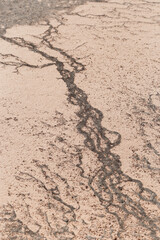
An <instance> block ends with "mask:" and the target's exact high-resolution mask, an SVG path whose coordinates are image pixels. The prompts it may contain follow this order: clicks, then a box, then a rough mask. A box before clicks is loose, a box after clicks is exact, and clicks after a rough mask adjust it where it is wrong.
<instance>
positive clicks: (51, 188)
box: [0, 21, 160, 240]
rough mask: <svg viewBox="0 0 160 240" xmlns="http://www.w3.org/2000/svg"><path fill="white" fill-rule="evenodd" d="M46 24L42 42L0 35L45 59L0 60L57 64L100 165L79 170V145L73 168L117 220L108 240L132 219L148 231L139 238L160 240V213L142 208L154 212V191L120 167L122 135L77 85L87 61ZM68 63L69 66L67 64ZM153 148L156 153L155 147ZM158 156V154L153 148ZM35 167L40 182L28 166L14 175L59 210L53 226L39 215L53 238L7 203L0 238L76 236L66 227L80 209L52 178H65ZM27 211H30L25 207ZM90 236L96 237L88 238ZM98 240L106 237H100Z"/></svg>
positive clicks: (17, 67)
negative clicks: (56, 42)
mask: <svg viewBox="0 0 160 240" xmlns="http://www.w3.org/2000/svg"><path fill="white" fill-rule="evenodd" d="M46 26H47V27H48V29H47V30H46V31H45V32H44V34H43V35H42V36H40V37H39V38H40V40H41V44H40V45H36V44H35V43H33V42H31V41H28V40H25V39H24V38H21V37H7V36H1V39H2V40H4V41H5V42H8V43H10V44H11V45H14V46H18V47H20V48H23V49H27V50H29V51H30V52H32V53H34V54H38V55H39V56H41V57H42V58H44V59H45V60H47V61H48V63H45V64H41V65H36V64H35V65H33V64H30V63H28V62H26V61H24V60H22V59H20V58H19V57H18V56H16V55H13V54H1V57H2V58H3V60H2V61H1V62H0V64H2V65H4V66H13V67H14V68H15V71H16V72H17V73H19V70H20V69H21V68H22V67H27V68H28V69H30V68H35V69H36V68H39V69H42V68H47V67H51V66H52V65H53V66H56V69H57V71H58V73H59V74H60V79H59V81H63V82H64V83H65V84H66V87H67V90H68V103H69V104H70V105H74V106H75V107H77V108H78V111H77V112H76V115H77V117H78V124H77V125H76V128H77V131H78V133H79V135H81V136H83V139H84V148H86V149H88V150H89V151H90V152H91V153H93V154H94V155H95V156H96V159H97V162H99V164H100V167H98V168H97V170H96V172H95V173H94V175H93V174H92V173H91V174H86V173H85V169H84V168H83V154H82V148H80V147H78V146H76V147H75V155H76V156H77V159H78V161H79V163H78V164H77V165H76V167H77V168H78V169H79V172H80V176H81V178H83V179H84V180H85V181H87V184H88V186H87V187H88V188H89V189H90V190H91V191H92V192H93V194H94V197H95V198H97V199H98V201H99V203H100V205H101V206H103V208H104V210H105V213H104V217H105V214H109V215H111V216H112V217H114V218H115V219H116V221H117V222H118V231H117V234H116V236H115V238H112V236H111V239H114V240H116V239H122V240H123V239H124V238H122V234H123V233H124V232H125V231H126V228H127V224H128V222H132V221H133V222H134V221H136V224H137V229H138V228H140V229H141V231H144V232H145V234H146V235H145V238H143V239H153V240H159V239H160V225H159V218H158V216H157V219H156V218H155V217H152V216H150V213H149V212H148V211H147V210H146V206H150V207H151V208H152V207H153V208H156V209H157V210H158V209H159V208H160V202H159V201H158V198H157V194H156V193H155V192H153V191H152V190H151V189H149V188H145V187H144V186H143V183H142V181H140V180H138V179H134V178H132V177H130V176H129V175H127V174H125V173H124V172H123V171H122V169H121V159H120V157H119V156H118V155H117V154H115V153H114V148H115V147H116V146H118V145H119V144H120V143H121V135H120V134H119V133H118V132H115V131H111V130H108V129H106V128H104V127H103V125H102V120H103V113H102V112H101V111H100V110H99V109H97V108H95V107H94V106H92V105H91V104H90V102H89V100H88V96H87V94H86V93H85V92H84V91H83V90H82V89H81V88H79V87H78V85H77V84H76V81H75V77H76V74H79V73H81V72H83V71H84V70H85V64H83V63H82V62H79V61H78V60H76V59H75V58H74V57H73V56H72V55H69V54H68V53H67V52H65V50H63V49H60V48H58V47H54V44H53V43H52V42H51V40H50V39H51V37H52V33H53V30H54V29H53V26H52V24H50V22H49V21H48V22H47V23H46ZM54 31H55V30H54ZM42 46H45V48H46V49H49V50H51V51H53V53H58V54H59V56H58V57H57V56H56V54H55V56H54V54H53V55H52V54H50V53H48V51H45V50H42ZM4 59H5V61H4ZM66 63H67V64H68V67H66ZM49 127H50V126H49ZM111 136H112V137H111ZM112 138H114V140H111V139H112ZM59 141H61V142H63V141H64V140H63V139H59ZM149 147H150V148H152V149H153V150H154V148H153V147H152V145H149ZM42 151H43V149H42ZM154 151H155V152H156V150H154ZM156 154H159V153H157V152H156ZM33 166H35V167H36V169H38V171H39V172H40V174H41V176H42V179H43V180H41V179H39V178H37V177H36V175H34V174H32V173H31V171H30V170H29V171H27V170H26V171H25V172H20V173H19V176H16V179H17V181H19V182H21V183H22V184H27V182H28V183H29V184H33V185H34V186H35V188H37V189H41V191H42V194H45V195H46V196H47V197H46V198H47V199H53V201H54V203H50V202H48V203H47V204H48V205H47V208H48V211H49V209H50V210H51V209H52V208H53V209H55V211H57V212H58V213H59V212H61V219H57V221H59V223H58V224H57V225H56V224H55V226H52V224H51V222H50V221H49V220H48V215H47V214H45V213H44V212H41V213H39V214H40V215H41V217H42V219H43V221H44V222H45V224H46V225H47V227H46V229H48V230H47V231H48V233H49V235H50V236H51V237H53V238H48V237H47V236H43V234H41V233H40V230H41V228H42V226H41V225H39V224H38V220H37V223H36V227H35V229H34V230H30V229H29V227H28V226H27V225H26V224H24V223H23V222H22V221H21V220H19V219H18V217H17V216H16V212H15V210H14V206H12V205H7V206H5V207H3V208H2V210H1V212H0V220H1V223H2V224H3V225H4V229H5V230H4V231H5V234H4V236H2V239H4V240H7V239H18V240H20V239H23V240H28V239H33V240H48V239H61V240H62V239H63V240H71V239H79V238H78V237H77V236H76V234H75V232H74V230H73V229H72V230H70V227H69V224H70V223H74V222H75V223H76V221H77V219H76V211H77V210H78V209H79V203H78V201H77V203H76V204H77V205H76V207H75V206H73V205H72V204H69V203H68V202H65V201H64V200H63V198H62V197H61V196H60V190H59V186H58V184H57V183H56V179H58V180H57V181H60V182H62V183H63V184H64V186H65V188H66V189H69V185H68V183H67V179H64V178H63V177H61V176H60V175H58V174H57V175H56V174H53V173H52V172H51V170H50V169H49V168H48V166H47V165H45V164H43V165H42V164H40V163H39V162H38V161H37V160H34V161H33ZM53 179H55V181H53ZM126 186H128V187H129V188H130V186H132V189H133V191H131V192H128V191H127V190H126ZM72 197H73V198H74V196H72ZM22 211H23V210H22ZM27 215H30V210H29V209H28V212H27ZM107 216H108V215H107ZM55 218H56V216H55ZM137 231H138V230H137ZM6 234H8V236H7V237H8V238H5V236H6ZM140 237H141V236H140ZM86 239H87V238H86ZM88 239H97V238H96V237H95V238H94V237H93V238H89V237H88ZM98 239H100V238H98ZM101 239H107V238H105V236H104V237H103V236H102V238H101ZM138 239H142V238H139V237H138V238H137V240H138Z"/></svg>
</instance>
